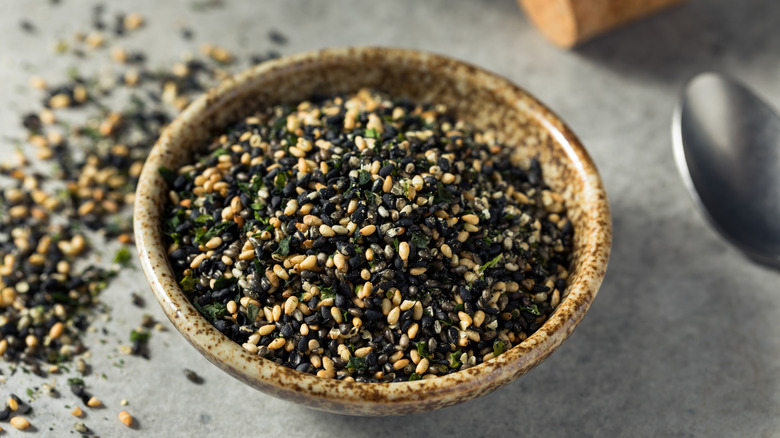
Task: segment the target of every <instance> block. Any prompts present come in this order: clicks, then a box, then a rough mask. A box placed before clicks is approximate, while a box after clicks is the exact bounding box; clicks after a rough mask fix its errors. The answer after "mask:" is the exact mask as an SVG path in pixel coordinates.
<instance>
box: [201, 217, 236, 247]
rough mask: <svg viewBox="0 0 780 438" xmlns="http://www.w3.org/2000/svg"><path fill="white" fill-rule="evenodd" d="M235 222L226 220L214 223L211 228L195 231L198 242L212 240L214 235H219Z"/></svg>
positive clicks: (203, 243)
mask: <svg viewBox="0 0 780 438" xmlns="http://www.w3.org/2000/svg"><path fill="white" fill-rule="evenodd" d="M234 223H235V222H232V221H225V222H220V223H218V224H216V225H214V226H213V227H211V229H210V230H204V229H200V230H198V231H196V232H195V240H196V241H197V242H198V243H200V244H202V245H205V244H206V242H208V241H209V240H211V239H212V238H213V237H217V236H218V235H219V233H221V232H223V231H225V230H226V229H227V228H228V227H229V226H230V225H232V224H234Z"/></svg>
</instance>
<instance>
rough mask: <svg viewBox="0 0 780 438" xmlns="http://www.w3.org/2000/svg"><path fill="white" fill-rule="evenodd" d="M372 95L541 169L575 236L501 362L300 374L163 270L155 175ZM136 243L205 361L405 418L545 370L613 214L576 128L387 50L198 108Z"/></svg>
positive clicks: (496, 85) (140, 202)
mask: <svg viewBox="0 0 780 438" xmlns="http://www.w3.org/2000/svg"><path fill="white" fill-rule="evenodd" d="M361 88H370V89H376V90H379V91H382V92H386V93H388V94H389V95H391V96H397V97H406V98H409V99H411V100H412V101H415V102H420V103H437V104H438V103H440V104H444V105H446V106H447V108H448V110H449V111H450V112H451V113H453V115H455V116H456V117H458V118H460V119H463V120H465V121H467V122H468V123H470V124H471V125H472V126H474V127H475V128H476V129H480V130H485V129H493V130H495V131H496V132H497V133H498V138H499V140H500V142H501V143H503V144H504V145H506V147H514V148H519V150H520V152H521V153H522V154H524V155H526V156H528V157H536V158H537V159H538V160H539V162H540V163H541V166H542V170H543V176H544V179H545V182H546V183H547V184H548V185H549V186H550V187H551V189H553V190H554V191H556V192H558V193H559V194H561V195H562V196H563V198H564V203H565V206H566V208H567V211H568V215H569V219H570V220H571V221H572V223H573V226H574V247H573V260H572V264H571V267H570V269H569V272H570V276H569V280H568V285H567V287H566V290H565V291H563V297H562V299H561V302H560V304H559V305H558V307H557V308H556V310H555V311H554V312H553V314H552V315H551V316H550V318H549V319H548V320H547V321H546V322H545V323H544V324H543V325H542V326H541V328H540V329H539V330H538V331H537V332H535V333H533V334H532V335H530V336H529V337H528V338H527V339H526V340H525V341H523V342H522V343H520V344H519V345H516V346H515V347H513V348H511V349H509V350H507V351H506V352H505V353H504V354H502V355H500V356H498V357H497V358H495V359H493V360H490V361H487V362H485V363H482V364H480V365H477V366H474V367H472V368H469V369H466V370H463V371H459V372H456V373H453V374H449V375H446V376H441V377H438V378H435V379H427V380H418V381H413V382H401V383H357V382H344V381H340V380H329V379H323V378H319V377H316V376H314V375H311V374H305V373H301V372H298V371H295V370H292V369H289V368H285V367H283V366H281V365H277V364H276V363H273V362H271V361H269V360H266V359H263V358H262V357H259V356H257V355H253V354H250V353H249V352H248V351H246V350H244V349H243V348H242V347H241V346H240V345H238V344H237V343H235V342H233V341H231V340H230V339H229V338H228V337H226V336H225V335H223V334H222V333H220V332H219V331H218V330H217V329H216V328H214V327H213V326H212V325H211V324H210V323H209V322H208V320H206V319H205V318H204V317H203V316H201V314H200V313H198V311H197V310H196V309H195V307H194V306H193V305H192V304H191V302H190V301H189V299H188V298H187V296H186V295H185V294H184V293H183V292H182V290H181V289H180V287H179V285H178V283H177V282H176V278H175V275H174V273H173V270H172V268H171V265H170V263H169V261H168V256H167V245H166V244H165V242H164V239H163V233H162V222H163V215H164V209H165V205H166V203H167V202H168V201H167V199H168V192H169V188H168V187H167V184H166V182H165V180H164V179H163V177H162V176H161V175H160V173H159V172H158V169H159V168H161V167H166V168H169V169H177V168H180V167H181V166H183V165H185V164H187V163H189V162H191V160H192V159H193V158H194V156H195V155H196V154H197V153H198V152H199V151H203V150H205V148H206V146H207V145H208V144H209V142H210V141H211V139H212V138H213V137H214V135H216V134H218V133H220V132H222V131H224V129H226V128H227V127H228V126H229V125H230V124H231V123H233V122H236V121H238V120H241V119H242V118H244V117H246V116H249V115H251V114H252V113H253V112H255V111H256V110H258V109H260V108H262V107H266V106H271V105H275V104H279V103H297V102H300V101H304V100H307V99H310V98H312V97H313V96H327V95H335V94H343V93H349V92H355V91H357V90H359V89H361ZM135 199H136V200H135V207H134V217H133V219H134V227H135V239H136V245H137V247H138V253H139V256H140V259H141V265H142V267H143V270H144V274H145V275H146V278H147V280H148V282H149V285H150V286H151V289H152V291H153V292H154V295H155V297H156V298H157V300H158V301H159V303H160V305H161V306H162V308H163V310H164V311H165V313H166V315H167V316H168V318H169V319H170V320H171V321H172V322H173V324H174V325H175V327H176V329H177V330H178V331H179V332H180V333H181V334H182V335H183V336H184V337H185V338H186V339H187V340H188V341H189V342H190V343H191V344H192V345H193V346H194V347H195V348H196V349H198V351H200V353H201V354H203V355H204V356H205V357H206V358H207V359H208V360H209V361H211V362H212V363H213V364H215V365H217V366H218V367H220V368H221V369H223V370H224V371H226V372H228V373H230V374H231V375H233V376H234V377H236V378H237V379H239V380H241V381H242V382H244V383H246V384H248V385H250V386H252V387H254V388H256V389H258V390H260V391H263V392H266V393H268V394H271V395H273V396H276V397H279V398H282V399H285V400H289V401H292V402H295V403H299V404H301V405H304V406H308V407H310V408H314V409H320V410H324V411H330V412H337V413H343V414H351V415H375V416H381V415H403V414H409V413H416V412H424V411H430V410H434V409H439V408H443V407H446V406H450V405H454V404H456V403H461V402H464V401H467V400H470V399H473V398H476V397H479V396H481V395H484V394H487V393H489V392H491V391H493V390H495V389H497V388H499V387H501V386H503V385H506V384H508V383H510V382H512V381H513V380H515V379H517V378H518V377H520V376H522V375H523V374H525V373H527V372H528V371H530V370H531V369H532V368H533V367H535V366H536V365H538V364H539V363H541V362H542V361H543V360H544V359H545V358H547V357H548V356H549V355H550V354H551V353H552V352H553V351H555V350H556V349H557V348H558V347H559V346H560V345H561V343H562V342H563V341H564V340H565V339H566V338H567V337H568V336H569V335H570V334H571V333H572V331H573V330H574V328H575V327H576V326H577V324H578V323H579V322H580V321H581V320H582V318H583V317H584V316H585V313H586V312H587V310H588V307H589V306H590V304H591V302H592V301H593V299H594V298H595V296H596V293H597V291H598V289H599V286H600V285H601V282H602V280H603V278H604V274H605V271H606V268H607V262H608V259H609V252H610V245H611V233H612V230H611V220H610V213H609V206H608V202H607V197H606V194H605V192H604V188H603V185H602V182H601V179H600V177H599V174H598V172H597V170H596V167H595V166H594V164H593V162H592V160H591V159H590V157H589V156H588V154H587V152H586V151H585V149H584V148H583V146H582V145H581V144H580V142H579V140H578V139H577V138H576V137H575V136H574V134H573V133H572V132H571V131H570V130H569V128H568V127H567V126H566V125H565V124H564V123H563V122H562V121H561V120H560V119H559V118H558V117H557V116H556V115H554V114H553V113H552V112H551V111H550V110H548V109H547V108H546V107H545V106H544V105H542V104H541V103H540V102H539V101H538V100H536V99H535V98H534V97H532V96H531V95H530V94H528V93H527V92H526V91H524V90H523V89H521V88H519V87H517V86H516V85H514V84H512V83H511V82H509V81H508V80H506V79H504V78H502V77H500V76H498V75H495V74H493V73H490V72H487V71H485V70H482V69H480V68H478V67H475V66H472V65H469V64H466V63H463V62H460V61H456V60H454V59H451V58H447V57H443V56H440V55H435V54H430V53H423V52H417V51H410V50H403V49H392V48H377V47H365V48H338V49H327V50H323V51H318V52H309V53H302V54H299V55H294V56H289V57H285V58H280V59H277V60H274V61H270V62H266V63H263V64H261V65H258V66H256V67H254V68H252V69H250V70H248V71H245V72H243V73H241V74H239V75H237V76H235V77H232V78H229V79H227V80H225V81H224V82H223V83H221V84H220V85H219V86H218V87H216V88H214V89H212V90H210V91H209V92H207V93H206V94H204V95H203V96H201V97H200V98H198V99H197V100H195V101H194V102H193V103H192V104H191V105H190V106H189V107H188V108H187V109H186V110H184V111H183V112H182V113H181V114H180V115H179V116H178V117H177V118H176V120H175V121H174V122H173V123H171V125H170V126H169V127H168V128H167V129H166V130H165V131H164V132H163V134H162V135H161V137H160V139H159V140H158V142H157V144H156V145H155V146H154V148H153V150H152V152H151V154H150V155H149V157H148V159H147V161H146V164H145V166H144V169H143V172H142V174H141V177H140V181H139V184H138V189H137V192H136V198H135Z"/></svg>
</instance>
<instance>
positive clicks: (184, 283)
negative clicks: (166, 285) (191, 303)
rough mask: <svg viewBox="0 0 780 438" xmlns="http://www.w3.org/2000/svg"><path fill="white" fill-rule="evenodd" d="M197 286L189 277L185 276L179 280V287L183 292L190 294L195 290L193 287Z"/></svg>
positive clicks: (193, 279)
mask: <svg viewBox="0 0 780 438" xmlns="http://www.w3.org/2000/svg"><path fill="white" fill-rule="evenodd" d="M196 284H197V281H195V278H194V277H193V276H192V275H191V274H190V275H185V276H184V278H182V279H181V281H180V282H179V285H181V288H182V290H183V291H184V292H192V291H194V290H195V285H196Z"/></svg>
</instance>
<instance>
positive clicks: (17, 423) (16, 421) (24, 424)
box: [11, 417, 31, 430]
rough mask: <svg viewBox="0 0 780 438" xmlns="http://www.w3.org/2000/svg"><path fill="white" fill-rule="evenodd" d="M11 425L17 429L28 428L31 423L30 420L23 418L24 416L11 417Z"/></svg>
mask: <svg viewBox="0 0 780 438" xmlns="http://www.w3.org/2000/svg"><path fill="white" fill-rule="evenodd" d="M11 426H13V427H15V428H17V429H19V430H25V429H29V428H30V426H31V424H30V422H29V421H28V420H27V419H26V418H24V417H13V418H11Z"/></svg>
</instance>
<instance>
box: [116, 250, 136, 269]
mask: <svg viewBox="0 0 780 438" xmlns="http://www.w3.org/2000/svg"><path fill="white" fill-rule="evenodd" d="M131 260H133V255H132V254H130V250H129V249H127V247H126V246H124V247H122V248H120V249H119V251H117V252H116V254H114V263H119V264H120V265H122V266H124V267H128V266H129V265H130V261H131Z"/></svg>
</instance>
